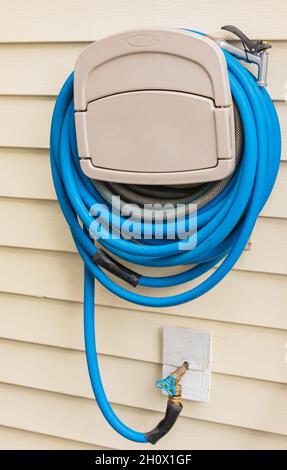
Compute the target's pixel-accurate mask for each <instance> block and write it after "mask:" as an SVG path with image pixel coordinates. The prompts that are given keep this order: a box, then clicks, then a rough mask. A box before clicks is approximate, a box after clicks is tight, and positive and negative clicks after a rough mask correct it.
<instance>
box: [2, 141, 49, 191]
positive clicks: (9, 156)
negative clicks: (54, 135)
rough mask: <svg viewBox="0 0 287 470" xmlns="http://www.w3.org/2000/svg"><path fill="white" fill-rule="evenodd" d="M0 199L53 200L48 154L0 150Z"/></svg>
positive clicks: (19, 150) (24, 150) (47, 152)
mask: <svg viewBox="0 0 287 470" xmlns="http://www.w3.org/2000/svg"><path fill="white" fill-rule="evenodd" d="M18 175H19V176H18ZM0 196H2V197H3V196H8V197H19V198H30V199H53V200H55V199H56V194H55V190H54V186H53V182H52V175H51V169H50V159H49V151H48V150H41V149H25V148H24V149H16V148H0Z"/></svg>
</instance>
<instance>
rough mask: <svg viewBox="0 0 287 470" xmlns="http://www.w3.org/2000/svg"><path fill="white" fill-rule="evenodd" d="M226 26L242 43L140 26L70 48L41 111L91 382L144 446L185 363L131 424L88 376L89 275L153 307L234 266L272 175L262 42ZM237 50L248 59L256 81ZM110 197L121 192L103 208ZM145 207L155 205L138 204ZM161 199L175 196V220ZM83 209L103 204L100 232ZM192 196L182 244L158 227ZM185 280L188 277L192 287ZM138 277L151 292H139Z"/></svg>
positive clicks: (273, 149) (276, 132)
mask: <svg viewBox="0 0 287 470" xmlns="http://www.w3.org/2000/svg"><path fill="white" fill-rule="evenodd" d="M225 29H227V30H229V31H231V32H233V33H235V34H236V35H237V36H238V37H239V38H240V39H241V41H242V43H243V48H242V49H241V48H238V47H235V46H234V45H232V44H229V43H228V42H226V41H218V42H216V41H214V40H212V39H210V38H208V37H206V36H204V35H202V34H199V33H194V32H188V31H184V30H169V29H153V30H142V31H133V32H125V33H120V34H117V35H114V36H111V37H108V38H105V39H102V40H100V41H98V42H96V43H94V44H92V45H91V46H89V47H88V48H87V49H85V50H84V51H83V52H82V53H81V54H80V56H79V59H78V61H77V64H76V68H75V73H74V74H71V75H70V77H68V79H67V81H66V83H65V84H64V86H63V88H62V90H61V92H60V94H59V97H58V99H57V102H56V106H55V110H54V114H53V120H52V128H51V166H52V173H53V178H54V184H55V188H56V191H57V195H58V199H59V203H60V205H61V208H62V211H63V213H64V215H65V217H66V220H67V222H68V224H69V226H70V229H71V233H72V235H73V238H74V241H75V244H76V246H77V248H78V251H79V253H80V255H81V257H82V259H83V261H84V264H85V293H84V326H85V344H86V353H87V362H88V367H89V373H90V378H91V384H92V387H93V390H94V393H95V397H96V400H97V402H98V404H99V406H100V409H101V411H102V412H103V414H104V416H105V417H106V419H107V420H108V422H109V423H110V424H111V426H113V427H114V429H115V430H116V431H118V432H119V433H120V434H122V435H123V436H125V437H126V438H128V439H130V440H133V441H136V442H142V443H146V442H151V443H155V442H157V441H158V439H160V438H161V437H162V436H163V435H164V434H166V432H168V431H169V429H170V428H171V427H172V425H173V424H174V422H175V421H176V419H177V417H178V416H179V413H180V411H181V409H182V404H181V396H180V378H181V376H182V375H183V374H184V372H185V371H186V368H187V367H188V365H187V364H183V365H180V364H178V366H180V367H179V368H178V369H177V370H176V372H175V373H174V374H171V375H170V376H168V377H167V378H166V379H165V380H163V381H159V382H158V386H159V387H160V388H165V389H166V391H167V393H168V395H169V397H170V398H169V401H168V407H167V411H166V416H165V418H164V419H163V420H162V421H161V422H160V423H159V425H158V426H157V427H156V428H155V429H154V430H153V431H151V432H148V433H142V432H137V431H134V430H132V429H130V428H129V427H127V426H126V425H125V424H124V423H122V422H121V421H120V420H119V418H118V417H117V416H116V415H115V413H114V412H113V410H112V408H111V406H110V404H109V402H108V400H107V397H106V395H105V392H104V389H103V386H102V382H101V377H100V373H99V367H98V362H97V354H96V344H95V328H94V327H95V325H94V280H95V279H97V280H98V281H99V282H101V283H102V284H103V285H104V286H105V287H106V288H107V289H109V290H110V291H111V292H113V293H114V294H115V295H118V296H119V297H121V298H123V299H125V300H127V301H129V302H134V303H136V304H139V305H144V306H149V307H154V308H155V307H168V306H175V305H179V304H181V303H184V302H188V301H191V300H193V299H196V298H198V297H200V296H201V295H203V294H205V293H206V292H208V291H209V290H211V289H212V288H213V287H214V286H215V285H216V284H218V283H219V282H220V281H221V280H222V279H223V278H224V277H225V276H226V274H227V273H228V272H229V271H230V269H231V268H232V267H233V266H234V264H235V263H236V262H237V260H238V258H239V257H240V255H241V253H242V251H243V250H244V248H245V246H246V244H247V242H248V239H249V237H250V234H251V232H252V230H253V227H254V225H255V222H256V219H257V217H258V215H259V213H260V212H261V210H262V208H263V206H264V204H265V203H266V201H267V199H268V197H269V195H270V192H271V190H272V187H273V185H274V182H275V179H276V175H277V172H278V167H279V161H280V152H281V148H280V145H281V144H280V128H279V124H278V119H277V115H276V112H275V109H274V106H273V103H272V101H271V99H270V97H269V95H268V93H267V92H266V90H265V88H264V85H265V83H266V73H267V59H268V55H267V52H266V49H267V48H268V47H269V46H268V45H266V44H264V43H263V42H262V41H251V40H250V39H249V38H247V36H246V35H244V34H243V33H242V32H241V31H239V30H238V29H237V28H235V27H232V26H227V27H225ZM238 59H242V60H245V61H248V62H254V63H256V64H257V66H258V76H257V77H254V76H253V75H251V73H250V72H248V71H247V70H246V68H245V67H244V66H243V65H242V64H241V63H240V62H239V61H238ZM114 196H117V197H119V196H120V203H119V206H118V207H117V209H118V210H117V211H115V213H114V212H113V205H112V203H113V199H114ZM154 203H155V204H156V205H157V206H156V208H154V207H153V208H152V209H150V208H148V207H147V205H150V204H154ZM166 203H171V205H172V206H174V205H180V210H179V212H176V214H177V218H176V219H175V218H174V215H175V212H174V209H173V208H169V209H166V208H165V207H164V206H165V204H166ZM95 205H96V206H97V207H98V205H105V207H106V212H104V213H103V214H101V229H102V231H101V236H100V237H97V236H96V235H97V234H96V231H97V230H95V229H94V228H95V227H96V228H98V227H99V226H98V225H95V219H97V210H96V211H95V210H91V208H93V207H94V206H95ZM134 205H137V206H138V208H139V211H138V212H137V215H136V216H134V219H132V224H133V229H134V230H135V233H136V234H137V235H138V236H137V239H133V237H131V236H130V224H127V220H128V216H129V214H130V211H131V208H132V207H133V206H134ZM194 205H195V206H196V208H197V219H196V223H197V230H196V244H195V245H189V244H188V243H189V241H190V240H191V239H192V240H194V233H190V232H187V233H186V239H185V240H184V241H185V242H186V243H187V245H186V247H187V248H188V249H187V248H185V249H183V248H182V240H181V239H180V237H178V236H175V238H174V239H170V238H169V236H168V234H169V233H170V232H169V229H171V228H176V229H178V227H179V226H180V225H181V224H182V222H183V223H184V224H188V222H189V219H190V217H191V216H190V211H189V209H190V207H191V206H194ZM160 216H162V217H160ZM193 217H194V213H193ZM159 224H161V227H162V238H160V239H159V238H158V237H157V236H156V233H157V231H156V229H157V228H158V225H159ZM114 233H116V234H117V236H112V235H113V234H114ZM173 233H175V234H177V233H178V231H177V230H174V231H173ZM146 234H148V236H146ZM95 239H97V243H96V244H95V242H94V240H95ZM116 258H117V259H116ZM119 259H121V260H123V262H119V261H118V260H119ZM128 263H133V265H136V269H135V270H134V269H131V267H130V266H128V265H127V264H128ZM140 266H147V267H149V268H150V270H151V275H150V276H147V275H143V274H140V270H141V269H140ZM173 266H182V271H181V272H180V273H176V274H170V275H166V276H163V275H162V276H160V275H158V273H157V268H159V267H160V268H162V267H163V268H165V267H166V268H168V267H173ZM111 274H112V276H111ZM202 275H205V276H204V278H203V280H202V279H201V280H197V279H198V278H200V277H201V276H202ZM117 278H120V279H121V280H123V281H126V282H127V283H128V284H130V285H131V286H133V287H130V288H126V287H125V286H124V284H122V283H121V282H120V281H119V282H118V279H117ZM194 280H197V283H196V285H195V286H194V285H192V284H190V283H191V282H192V281H194ZM187 283H189V284H188V285H186V284H187ZM178 285H185V290H184V289H183V290H182V292H180V293H177V294H173V295H167V293H168V291H167V290H166V289H165V290H164V295H163V296H162V297H160V296H158V295H157V294H158V292H160V288H162V287H165V288H168V287H172V286H178ZM140 286H144V287H145V288H150V290H151V295H150V296H147V295H144V294H143V293H142V291H141V288H140ZM154 288H155V289H157V293H156V295H153V289H154ZM166 295H167V296H166Z"/></svg>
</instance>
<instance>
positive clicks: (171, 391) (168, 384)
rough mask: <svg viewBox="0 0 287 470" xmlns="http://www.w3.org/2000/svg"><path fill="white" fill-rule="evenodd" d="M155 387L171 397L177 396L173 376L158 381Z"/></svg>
mask: <svg viewBox="0 0 287 470" xmlns="http://www.w3.org/2000/svg"><path fill="white" fill-rule="evenodd" d="M155 385H156V386H157V388H161V389H162V390H165V391H166V393H167V394H168V395H169V396H170V397H173V396H174V395H175V394H176V388H175V377H174V376H173V375H171V374H170V375H168V376H167V377H165V379H161V380H157V381H156V383H155Z"/></svg>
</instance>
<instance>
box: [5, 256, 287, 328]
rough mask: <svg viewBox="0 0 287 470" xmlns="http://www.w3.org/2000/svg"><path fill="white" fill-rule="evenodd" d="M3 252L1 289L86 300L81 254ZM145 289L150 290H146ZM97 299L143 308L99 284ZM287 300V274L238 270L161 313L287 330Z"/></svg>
mask: <svg viewBox="0 0 287 470" xmlns="http://www.w3.org/2000/svg"><path fill="white" fill-rule="evenodd" d="M0 256H1V263H0V283H1V288H0V290H1V291H3V292H7V293H15V294H24V295H30V296H36V297H48V298H52V299H61V300H71V301H78V302H79V301H82V298H83V268H82V263H81V262H80V260H79V258H78V256H76V255H74V254H68V253H55V252H47V251H38V250H24V249H16V248H3V247H2V248H1V247H0ZM187 287H188V286H187ZM140 292H142V293H143V294H148V292H147V291H146V290H145V289H144V288H141V289H140ZM176 292H178V290H177V288H171V289H170V290H169V293H170V295H172V294H174V293H176ZM155 295H156V294H155ZM96 300H97V303H98V304H101V305H105V306H113V307H122V308H129V309H135V310H140V307H139V306H137V305H135V304H131V303H129V302H126V301H124V300H122V299H120V298H118V297H115V296H114V295H113V294H111V293H109V292H108V291H107V290H106V289H105V288H104V287H102V286H101V285H98V284H97V292H96ZM286 302H287V289H286V276H278V275H269V274H261V273H250V272H244V271H232V272H231V273H230V274H229V275H228V276H227V277H226V278H225V279H224V280H223V281H222V282H221V283H220V285H219V286H217V287H216V288H215V289H213V290H212V291H211V292H208V293H207V294H206V295H204V296H203V297H201V298H199V299H196V300H194V301H193V302H189V303H188V304H183V305H179V306H177V307H171V308H160V309H158V310H157V311H158V312H163V313H167V314H170V315H173V314H176V315H182V316H194V317H197V318H208V319H211V320H217V321H227V322H235V323H243V324H253V325H262V326H270V327H272V326H273V327H276V328H285V329H287V326H286V321H287V318H286ZM146 310H147V311H152V309H148V308H146ZM271 312H272V314H271Z"/></svg>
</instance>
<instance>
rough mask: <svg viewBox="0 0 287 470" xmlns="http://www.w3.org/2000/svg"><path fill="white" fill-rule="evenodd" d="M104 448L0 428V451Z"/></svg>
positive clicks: (19, 430) (102, 448)
mask: <svg viewBox="0 0 287 470" xmlns="http://www.w3.org/2000/svg"><path fill="white" fill-rule="evenodd" d="M105 449H106V448H104V447H99V446H94V445H89V444H84V443H82V442H76V441H71V440H69V439H61V438H57V437H53V436H47V435H45V434H39V433H34V432H29V431H23V430H21V429H15V428H8V427H5V426H0V450H105Z"/></svg>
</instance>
